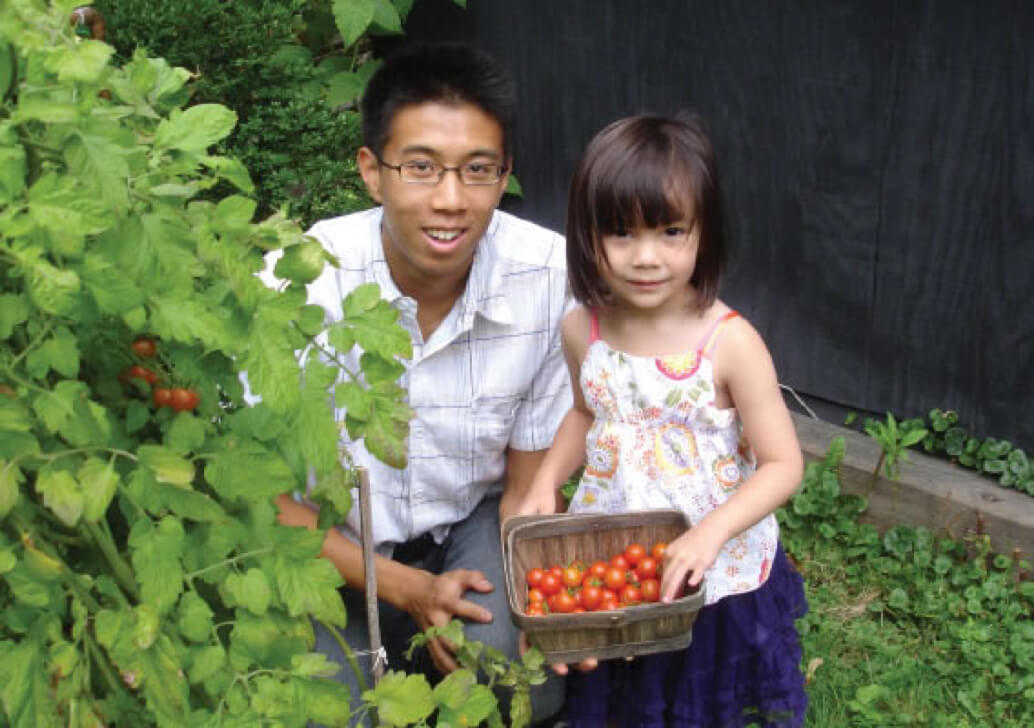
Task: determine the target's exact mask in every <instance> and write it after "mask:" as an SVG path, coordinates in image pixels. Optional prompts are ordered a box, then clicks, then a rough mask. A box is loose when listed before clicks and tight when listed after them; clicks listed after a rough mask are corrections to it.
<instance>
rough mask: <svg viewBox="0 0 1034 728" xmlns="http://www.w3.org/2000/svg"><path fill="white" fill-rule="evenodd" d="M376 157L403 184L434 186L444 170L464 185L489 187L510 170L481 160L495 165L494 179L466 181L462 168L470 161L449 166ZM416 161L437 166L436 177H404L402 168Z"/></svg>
mask: <svg viewBox="0 0 1034 728" xmlns="http://www.w3.org/2000/svg"><path fill="white" fill-rule="evenodd" d="M376 159H377V164H379V165H380V166H382V167H387V168H388V169H391V170H394V171H395V172H396V173H398V176H399V179H400V180H401V181H402V183H403V184H407V185H423V186H425V187H434V186H435V185H438V184H440V183H441V181H442V180H443V179H445V173H446V172H455V173H456V176H457V177H458V178H459V180H460V182H461V183H462V184H463V185H465V186H466V187H490V186H491V185H494V184H499V181H500V180H501V179H502V178H503V177H505V176H506V173H507V172H509V171H510V169H509V167H507V166H506V165H505V164H500V163H498V162H482V164H484V165H486V166H492V167H496V168H497V174H496V178H495V179H494V180H491V181H489V182H468V181H467V180H465V179H464V178H463V168H464V167H465V166H466V165H468V164H471V162H465V163H464V164H459V165H455V166H452V167H449V166H447V165H444V164H439V163H438V162H432V161H431V160H426V161H425V160H419V162H418V161H417V160H413V161H409V162H403V163H402V164H391V163H390V162H385V161H384V160H383V159H381V158H380V157H379V156H378V157H376ZM417 163H419V164H430V165H431V166H432V168H433V167H438V168H439V170H438V177H437V178H436V179H434V180H430V179H428V180H415V179H406V178H405V176H403V174H402V170H403V169H404V168H406V166H407V165H413V164H417Z"/></svg>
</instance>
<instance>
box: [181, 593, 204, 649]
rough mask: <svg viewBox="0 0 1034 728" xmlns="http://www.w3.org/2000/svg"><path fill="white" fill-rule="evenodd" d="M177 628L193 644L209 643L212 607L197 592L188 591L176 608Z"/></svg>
mask: <svg viewBox="0 0 1034 728" xmlns="http://www.w3.org/2000/svg"><path fill="white" fill-rule="evenodd" d="M176 615H177V619H176V626H177V627H178V628H179V631H180V634H182V635H183V636H184V637H186V638H187V639H188V640H190V641H191V642H199V643H200V642H208V640H209V638H211V636H212V627H213V622H212V616H213V612H212V609H211V607H209V606H208V602H206V601H205V600H204V599H203V598H202V597H201V596H199V595H198V593H197V592H196V591H193V590H191V591H186V592H184V593H183V596H182V597H180V601H179V604H178V605H177V607H176Z"/></svg>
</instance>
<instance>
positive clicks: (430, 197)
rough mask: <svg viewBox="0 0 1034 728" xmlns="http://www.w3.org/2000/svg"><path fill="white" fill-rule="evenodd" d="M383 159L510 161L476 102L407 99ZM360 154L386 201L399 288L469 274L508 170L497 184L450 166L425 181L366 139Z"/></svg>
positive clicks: (387, 241)
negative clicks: (411, 179)
mask: <svg viewBox="0 0 1034 728" xmlns="http://www.w3.org/2000/svg"><path fill="white" fill-rule="evenodd" d="M381 161H383V162H385V163H386V164H390V165H400V164H405V163H407V162H415V161H430V162H434V163H436V164H441V165H445V166H446V167H458V166H462V165H464V164H468V163H470V162H482V163H486V164H500V165H506V164H507V162H508V160H506V159H504V158H503V131H502V128H501V127H500V125H499V123H498V122H497V121H495V119H493V118H492V117H491V116H489V115H488V114H486V113H485V112H483V111H482V110H481V109H479V108H478V107H476V106H473V105H471V104H462V103H461V104H443V103H439V102H430V103H425V104H418V105H414V106H406V107H403V108H402V109H400V110H399V111H398V112H397V113H396V114H395V118H394V119H393V120H392V123H391V127H390V130H389V134H388V139H387V142H386V143H385V145H384V151H383V152H382V154H381ZM358 162H359V170H360V173H361V174H362V176H363V181H364V182H365V183H366V186H367V188H368V189H369V191H370V195H371V196H372V197H373V198H374V199H375V200H377V201H378V202H380V203H381V204H382V205H383V206H384V221H383V227H382V235H383V238H384V253H385V256H386V258H387V261H388V266H389V267H390V268H391V272H392V277H393V278H394V279H395V282H396V283H397V284H398V286H399V288H400V289H401V290H402V291H403V292H405V293H407V294H409V295H414V296H417V295H418V294H419V293H420V291H421V290H426V287H427V286H435V287H440V286H441V284H449V283H455V284H456V285H460V284H461V283H462V282H463V281H465V280H466V277H467V274H468V273H469V272H470V266H471V263H472V261H473V259H474V251H475V249H476V247H477V244H478V241H479V240H480V239H481V236H482V235H483V234H484V232H485V229H486V228H487V227H488V223H489V221H490V220H491V219H492V212H493V211H494V210H495V208H496V205H498V204H499V200H500V199H501V198H502V196H503V191H504V190H505V189H506V181H507V175H503V176H502V177H501V178H500V179H499V181H498V182H497V183H495V184H491V185H484V186H473V185H465V184H463V182H462V181H461V180H460V178H459V175H458V174H457V173H456V172H452V171H449V172H446V173H445V176H444V177H442V179H441V181H439V182H438V183H437V184H433V185H422V184H411V183H406V182H403V181H402V180H401V178H400V177H399V173H398V172H397V171H396V170H394V169H391V168H389V167H386V166H384V165H382V164H379V163H378V160H377V157H376V156H375V155H374V153H373V151H372V150H371V149H369V148H367V147H363V148H362V149H360V150H359V156H358Z"/></svg>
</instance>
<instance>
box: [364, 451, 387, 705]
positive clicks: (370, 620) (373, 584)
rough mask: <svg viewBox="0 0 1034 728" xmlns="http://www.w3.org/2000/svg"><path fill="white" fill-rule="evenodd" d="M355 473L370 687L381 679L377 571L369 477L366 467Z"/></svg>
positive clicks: (382, 674)
mask: <svg viewBox="0 0 1034 728" xmlns="http://www.w3.org/2000/svg"><path fill="white" fill-rule="evenodd" d="M357 470H358V471H359V525H360V529H359V540H360V542H361V544H362V547H363V573H364V575H365V579H364V582H365V585H366V624H367V628H368V629H369V633H370V652H371V653H372V658H373V668H372V670H371V672H372V675H373V684H374V685H376V684H377V683H379V682H380V680H381V678H382V677H384V661H383V659H382V658H381V654H382V653H381V649H382V647H381V620H380V612H379V610H378V607H377V571H376V569H375V567H374V565H373V554H374V551H373V543H374V541H373V516H372V515H371V511H370V474H369V472H368V471H367V470H366V468H362V467H360V468H357Z"/></svg>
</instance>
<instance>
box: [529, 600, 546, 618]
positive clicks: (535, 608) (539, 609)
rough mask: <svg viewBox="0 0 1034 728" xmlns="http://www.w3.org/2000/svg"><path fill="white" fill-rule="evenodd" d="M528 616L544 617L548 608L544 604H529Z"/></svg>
mask: <svg viewBox="0 0 1034 728" xmlns="http://www.w3.org/2000/svg"><path fill="white" fill-rule="evenodd" d="M526 614H527V615H528V616H529V617H542V616H545V614H546V607H545V605H544V604H543V603H542V602H531V603H529V604H528V609H527V610H526Z"/></svg>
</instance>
